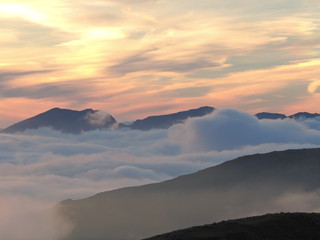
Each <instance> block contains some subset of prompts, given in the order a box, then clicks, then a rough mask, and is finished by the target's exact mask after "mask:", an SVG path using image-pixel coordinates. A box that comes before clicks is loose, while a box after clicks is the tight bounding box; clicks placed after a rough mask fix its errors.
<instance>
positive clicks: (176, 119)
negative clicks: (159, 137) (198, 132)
mask: <svg viewBox="0 0 320 240" xmlns="http://www.w3.org/2000/svg"><path fill="white" fill-rule="evenodd" d="M213 111H214V108H213V107H207V106H205V107H200V108H197V109H191V110H188V111H183V112H177V113H172V114H167V115H159V116H150V117H147V118H145V119H142V120H136V121H134V122H133V123H132V124H131V125H128V126H122V127H129V128H131V129H138V130H150V129H167V128H169V127H171V126H172V125H174V124H177V123H181V122H183V121H184V120H186V119H188V118H192V117H202V116H205V115H207V114H210V113H212V112H213Z"/></svg>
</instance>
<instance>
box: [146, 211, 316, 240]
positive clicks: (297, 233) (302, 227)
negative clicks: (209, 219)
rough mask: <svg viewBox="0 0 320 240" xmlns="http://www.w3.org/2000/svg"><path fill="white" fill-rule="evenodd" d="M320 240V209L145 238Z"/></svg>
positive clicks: (162, 239) (260, 217)
mask: <svg viewBox="0 0 320 240" xmlns="http://www.w3.org/2000/svg"><path fill="white" fill-rule="evenodd" d="M270 239H272V240H309V239H310V240H311V239H312V240H320V214H319V213H280V214H267V215H264V216H259V217H250V218H244V219H236V220H229V221H224V222H220V223H214V224H209V225H204V226H199V227H192V228H188V229H183V230H178V231H174V232H171V233H167V234H163V235H159V236H155V237H152V238H148V239H145V240H270Z"/></svg>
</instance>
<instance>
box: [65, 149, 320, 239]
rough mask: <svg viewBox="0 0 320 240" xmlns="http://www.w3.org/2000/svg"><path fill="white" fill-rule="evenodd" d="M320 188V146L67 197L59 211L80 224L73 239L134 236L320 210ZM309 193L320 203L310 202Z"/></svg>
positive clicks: (257, 155)
mask: <svg viewBox="0 0 320 240" xmlns="http://www.w3.org/2000/svg"><path fill="white" fill-rule="evenodd" d="M319 188H320V149H302V150H287V151H282V152H272V153H268V154H255V155H251V156H245V157H240V158H237V159H235V160H232V161H228V162H225V163H223V164H220V165H218V166H215V167H211V168H208V169H205V170H202V171H199V172H197V173H194V174H190V175H185V176H181V177H178V178H175V179H172V180H169V181H164V182H161V183H156V184H149V185H144V186H140V187H130V188H123V189H118V190H114V191H108V192H104V193H99V194H97V195H95V196H92V197H89V198H86V199H82V200H66V201H63V202H62V203H61V204H60V205H59V209H60V211H61V213H62V214H63V215H64V216H65V217H66V218H67V219H69V220H70V221H71V222H72V223H73V224H74V229H73V231H72V233H71V234H70V236H69V238H67V239H68V240H85V239H86V240H87V239H90V240H102V239H104V240H133V239H142V238H146V237H151V236H155V235H157V234H160V233H164V232H169V231H172V230H175V229H181V228H186V227H191V226H195V225H202V224H206V223H209V222H213V221H221V220H225V219H232V218H239V217H245V216H252V215H257V214H265V213H268V212H280V211H301V209H303V210H305V209H306V208H312V207H317V208H318V209H319V205H320V203H319V198H320V196H319V192H318V191H319ZM305 196H308V197H309V198H308V202H309V203H311V202H312V203H314V204H315V205H310V206H309V205H306V204H305V203H304V197H305ZM317 196H318V197H319V198H316V197H317ZM312 198H315V199H312ZM317 204H318V205H317ZM300 208H301V209H300Z"/></svg>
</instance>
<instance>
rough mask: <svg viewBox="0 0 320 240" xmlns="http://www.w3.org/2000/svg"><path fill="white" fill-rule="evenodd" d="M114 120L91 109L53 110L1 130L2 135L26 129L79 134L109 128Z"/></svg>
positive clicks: (113, 123)
mask: <svg viewBox="0 0 320 240" xmlns="http://www.w3.org/2000/svg"><path fill="white" fill-rule="evenodd" d="M116 123H117V122H116V120H115V119H114V118H113V117H112V116H111V115H109V114H107V113H103V112H100V111H95V110H92V109H85V110H83V111H75V110H69V109H61V108H53V109H51V110H49V111H47V112H44V113H41V114H39V115H36V116H34V117H31V118H29V119H26V120H24V121H21V122H18V123H16V124H13V125H12V126H10V127H8V128H5V129H3V130H1V132H3V133H16V132H23V131H25V130H27V129H37V128H41V127H49V128H52V129H54V130H57V131H61V132H63V133H74V134H79V133H81V132H84V131H90V130H96V129H104V128H111V127H112V126H114V125H115V124H116Z"/></svg>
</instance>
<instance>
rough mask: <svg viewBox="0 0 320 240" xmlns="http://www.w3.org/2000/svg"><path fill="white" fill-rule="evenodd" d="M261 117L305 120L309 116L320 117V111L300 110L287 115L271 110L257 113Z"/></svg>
mask: <svg viewBox="0 0 320 240" xmlns="http://www.w3.org/2000/svg"><path fill="white" fill-rule="evenodd" d="M255 116H256V117H257V118H259V119H285V118H290V119H294V120H303V119H308V118H316V117H320V114H319V113H308V112H298V113H295V114H293V115H290V116H286V115H285V114H281V113H269V112H261V113H257V114H256V115H255Z"/></svg>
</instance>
